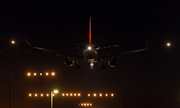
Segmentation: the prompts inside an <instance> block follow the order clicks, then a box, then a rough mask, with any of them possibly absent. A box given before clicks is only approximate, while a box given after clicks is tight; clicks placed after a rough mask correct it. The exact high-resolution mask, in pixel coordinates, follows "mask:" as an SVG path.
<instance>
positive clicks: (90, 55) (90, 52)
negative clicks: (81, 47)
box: [83, 45, 97, 62]
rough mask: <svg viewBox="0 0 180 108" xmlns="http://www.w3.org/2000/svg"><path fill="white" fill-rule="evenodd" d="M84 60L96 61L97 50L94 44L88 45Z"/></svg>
mask: <svg viewBox="0 0 180 108" xmlns="http://www.w3.org/2000/svg"><path fill="white" fill-rule="evenodd" d="M83 56H84V60H85V61H87V62H95V60H96V59H97V51H96V50H95V49H94V47H93V45H87V49H85V51H84V52H83Z"/></svg>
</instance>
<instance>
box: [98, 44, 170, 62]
mask: <svg viewBox="0 0 180 108" xmlns="http://www.w3.org/2000/svg"><path fill="white" fill-rule="evenodd" d="M168 46H170V43H167V45H166V46H158V47H154V48H145V49H139V50H133V51H128V52H123V53H118V54H115V55H108V56H101V57H98V60H97V61H100V62H107V61H110V60H111V58H112V57H117V58H119V57H124V56H128V55H133V54H139V53H142V52H148V51H152V50H158V49H161V48H164V47H168Z"/></svg>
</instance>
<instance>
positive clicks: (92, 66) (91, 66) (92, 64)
mask: <svg viewBox="0 0 180 108" xmlns="http://www.w3.org/2000/svg"><path fill="white" fill-rule="evenodd" d="M93 68H94V63H93V62H91V63H90V69H91V70H93Z"/></svg>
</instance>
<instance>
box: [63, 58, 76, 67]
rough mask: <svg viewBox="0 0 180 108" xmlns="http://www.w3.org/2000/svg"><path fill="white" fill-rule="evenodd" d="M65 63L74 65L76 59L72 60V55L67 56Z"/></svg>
mask: <svg viewBox="0 0 180 108" xmlns="http://www.w3.org/2000/svg"><path fill="white" fill-rule="evenodd" d="M64 64H65V65H67V66H72V65H73V64H74V61H72V60H71V59H70V57H67V58H66V59H65V61H64Z"/></svg>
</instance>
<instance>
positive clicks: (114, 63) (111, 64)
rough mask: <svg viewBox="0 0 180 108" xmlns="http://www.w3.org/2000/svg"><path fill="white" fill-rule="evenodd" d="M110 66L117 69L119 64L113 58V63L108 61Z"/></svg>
mask: <svg viewBox="0 0 180 108" xmlns="http://www.w3.org/2000/svg"><path fill="white" fill-rule="evenodd" d="M108 64H109V66H111V67H115V66H116V65H117V64H118V61H117V59H116V58H115V57H113V58H111V61H108Z"/></svg>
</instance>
